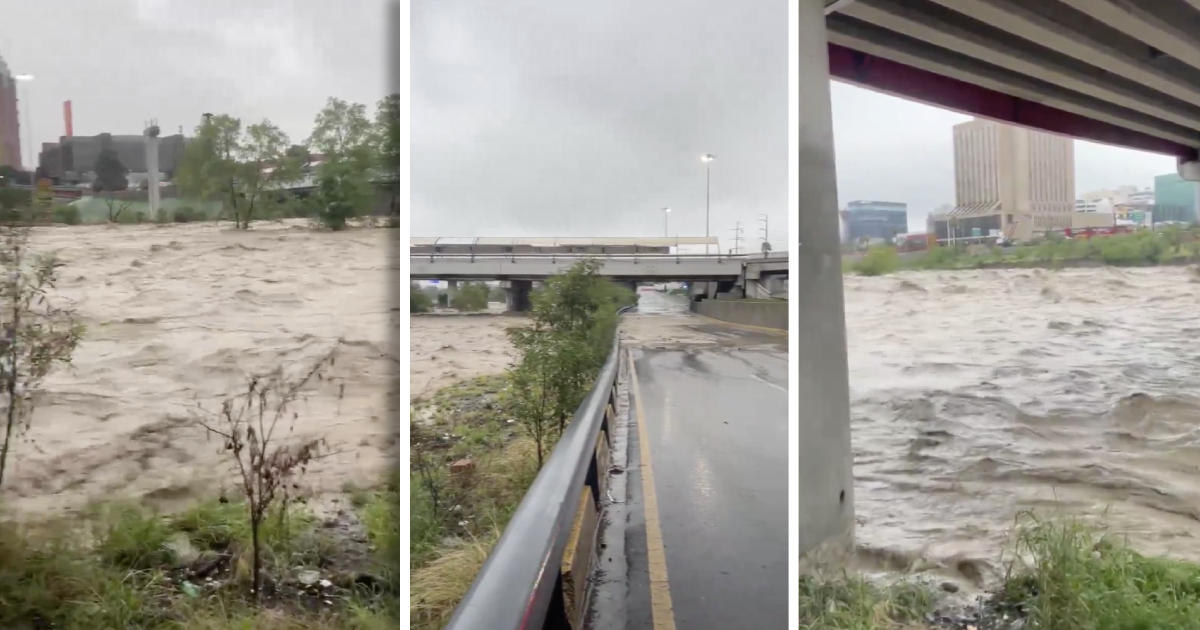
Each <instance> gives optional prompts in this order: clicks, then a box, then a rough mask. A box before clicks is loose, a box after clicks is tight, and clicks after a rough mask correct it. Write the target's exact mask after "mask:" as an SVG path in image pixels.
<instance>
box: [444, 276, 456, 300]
mask: <svg viewBox="0 0 1200 630" xmlns="http://www.w3.org/2000/svg"><path fill="white" fill-rule="evenodd" d="M456 295H458V280H447V281H446V306H453V305H454V296H456Z"/></svg>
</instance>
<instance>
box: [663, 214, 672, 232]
mask: <svg viewBox="0 0 1200 630" xmlns="http://www.w3.org/2000/svg"><path fill="white" fill-rule="evenodd" d="M670 218H671V209H670V208H663V238H667V237H668V236H669V234H667V219H670Z"/></svg>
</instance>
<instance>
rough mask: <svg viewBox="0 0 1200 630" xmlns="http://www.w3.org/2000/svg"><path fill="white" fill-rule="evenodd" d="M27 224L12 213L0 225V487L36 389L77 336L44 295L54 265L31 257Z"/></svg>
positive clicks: (67, 357) (65, 358)
mask: <svg viewBox="0 0 1200 630" xmlns="http://www.w3.org/2000/svg"><path fill="white" fill-rule="evenodd" d="M18 221H19V223H18ZM28 223H29V221H27V220H22V219H21V218H20V217H17V216H15V215H14V216H13V218H12V220H11V221H10V222H9V223H8V224H7V225H4V226H0V273H2V276H0V413H3V414H4V441H3V442H0V484H2V483H3V480H4V471H5V468H6V466H7V465H8V456H9V454H10V453H11V452H12V448H13V445H14V442H15V441H16V439H17V438H18V437H20V436H21V435H22V434H24V433H25V432H26V431H27V430H28V429H29V427H30V424H31V422H32V418H33V410H34V402H35V400H36V392H37V389H38V387H39V386H40V385H41V383H42V381H43V380H44V379H45V378H46V376H47V375H49V374H50V372H51V371H52V370H53V368H54V366H55V365H58V364H64V363H70V362H71V355H72V354H74V352H75V347H76V346H77V345H78V344H79V339H80V338H81V337H82V335H83V326H82V325H81V324H79V322H78V321H77V319H76V318H75V313H74V311H72V310H71V309H68V308H60V307H56V306H54V305H53V303H52V301H51V298H50V297H49V293H50V291H51V290H52V289H54V283H55V280H56V279H57V276H58V268H59V266H60V264H59V262H58V261H57V259H56V258H55V257H54V256H53V255H51V254H38V255H34V254H32V252H31V251H30V247H29V235H30V229H29V228H28V227H26V225H27V224H28Z"/></svg>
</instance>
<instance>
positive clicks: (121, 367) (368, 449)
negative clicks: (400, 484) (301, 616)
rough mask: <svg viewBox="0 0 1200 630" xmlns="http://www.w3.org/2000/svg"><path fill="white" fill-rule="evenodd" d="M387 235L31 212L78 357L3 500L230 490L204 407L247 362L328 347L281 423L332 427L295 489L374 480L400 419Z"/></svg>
mask: <svg viewBox="0 0 1200 630" xmlns="http://www.w3.org/2000/svg"><path fill="white" fill-rule="evenodd" d="M398 236H399V235H398V234H397V232H396V230H388V229H381V228H380V229H370V228H364V229H353V230H348V231H345V232H339V233H331V232H323V231H314V230H312V229H310V228H309V227H308V226H307V225H305V224H304V222H302V221H285V222H278V223H273V222H260V223H256V224H255V225H254V229H252V230H250V231H249V232H240V231H236V230H232V229H230V226H229V224H222V225H217V224H213V223H206V224H172V225H166V226H156V225H140V226H77V227H54V228H39V229H38V230H36V231H35V232H34V234H33V237H32V244H33V246H34V248H35V249H38V250H42V251H50V250H53V251H57V252H58V253H59V256H60V259H61V261H62V262H63V267H62V268H61V269H60V270H59V272H60V281H59V283H58V286H57V289H56V291H55V292H54V294H53V299H54V300H56V303H57V304H59V305H70V306H73V307H74V308H75V309H77V312H78V315H79V317H80V320H81V321H82V323H83V324H84V325H85V326H86V327H87V330H86V333H85V334H84V337H83V340H82V341H81V343H80V345H79V347H78V349H77V351H76V352H75V355H74V357H73V363H72V365H71V366H69V367H63V368H60V369H57V370H56V371H55V372H54V373H52V374H51V376H50V377H49V378H48V379H47V380H46V382H45V383H44V387H43V389H44V391H43V392H41V393H40V394H39V395H38V408H37V409H36V411H35V412H34V416H33V427H32V429H31V430H30V431H29V433H28V435H27V436H26V439H24V440H22V441H20V442H19V443H18V444H17V446H16V451H15V453H14V454H13V456H12V459H10V467H9V470H8V472H7V474H6V476H5V478H4V486H5V487H4V492H3V496H4V501H5V507H6V508H10V510H9V511H8V512H7V514H8V515H9V516H12V515H20V516H41V515H53V514H59V513H63V512H66V511H71V510H76V509H79V508H81V507H83V506H85V505H87V504H88V503H90V502H94V501H99V500H108V499H121V498H128V499H134V500H147V501H150V502H152V503H156V504H162V505H163V507H164V508H170V507H173V506H177V505H180V504H183V503H186V502H188V501H190V500H193V499H194V498H197V497H201V496H206V495H211V494H213V493H214V492H216V491H218V490H220V489H222V488H224V489H225V490H226V491H228V492H236V489H235V488H233V486H232V483H233V480H234V475H233V471H232V469H231V468H230V463H231V462H230V460H228V456H227V455H225V454H221V453H219V452H218V447H219V446H220V444H219V441H216V440H212V439H210V438H209V436H208V435H206V432H205V430H204V429H203V428H202V427H201V426H200V421H201V420H207V421H209V422H212V421H213V420H214V418H213V416H212V412H215V411H216V410H217V409H218V408H219V406H220V404H221V401H222V400H224V399H225V398H227V397H229V396H231V395H234V394H236V393H238V392H239V391H242V390H244V388H245V383H246V378H247V375H249V374H252V373H261V372H265V371H269V370H271V369H274V368H276V367H282V368H283V369H284V370H285V372H286V373H287V374H288V375H289V376H290V377H295V376H298V375H299V374H301V373H302V372H304V371H305V370H306V369H307V368H309V367H310V366H311V365H312V364H313V362H314V361H316V360H317V359H318V358H320V357H322V356H324V355H325V354H326V353H328V352H329V351H330V350H332V349H333V348H335V347H336V348H337V360H336V363H335V364H334V365H333V366H331V367H329V368H328V369H327V370H325V371H324V374H323V375H324V377H325V379H324V380H322V381H319V382H318V383H317V384H316V385H314V386H313V387H310V388H306V390H305V393H304V397H303V400H301V401H300V402H299V403H298V404H297V405H296V406H295V408H294V411H295V412H296V416H295V418H294V420H293V419H292V415H291V414H287V418H286V419H285V420H284V421H283V422H282V424H281V425H280V429H279V432H278V433H277V434H276V435H277V438H278V437H279V436H281V435H282V436H286V437H285V438H284V439H292V440H304V439H316V438H325V439H327V440H328V448H327V456H326V457H324V458H322V459H321V460H319V461H318V462H316V463H315V465H313V466H311V467H310V468H309V470H308V472H307V474H305V475H304V476H303V477H302V478H301V479H300V480H299V484H300V486H301V488H303V489H305V490H309V491H312V492H315V493H318V494H322V493H336V492H338V491H339V490H340V489H341V488H342V487H343V486H345V485H348V484H358V485H360V486H361V485H366V484H373V483H377V482H379V481H380V480H381V478H382V473H383V471H384V470H385V468H386V467H387V465H388V464H389V463H390V462H393V461H394V459H395V453H396V448H397V438H398V435H399V434H398V429H397V427H396V426H395V425H396V422H395V420H396V417H397V415H396V413H397V410H398V406H397V397H396V394H395V387H394V383H395V378H396V375H397V374H398V372H399V357H398V356H397V353H396V352H395V350H394V348H395V347H396V341H397V339H396V335H395V334H394V331H395V330H397V327H398V325H399V316H398V308H397V307H396V306H395V303H396V302H397V301H398V300H397V298H396V296H397V294H396V292H395V291H394V290H389V286H395V285H394V280H395V277H396V276H395V274H396V271H395V269H396V268H397V264H396V262H397V261H396V258H395V256H396V252H398V250H399V248H398V247H395V246H394V241H395V239H396V238H398ZM343 386H344V390H343V389H341V388H342V387H343ZM219 426H220V425H219V424H218V428H219Z"/></svg>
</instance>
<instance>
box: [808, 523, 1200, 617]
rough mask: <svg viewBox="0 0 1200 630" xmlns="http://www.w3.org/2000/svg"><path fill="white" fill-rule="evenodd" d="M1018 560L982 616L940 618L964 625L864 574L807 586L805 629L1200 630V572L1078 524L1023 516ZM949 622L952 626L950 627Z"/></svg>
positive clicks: (931, 596)
mask: <svg viewBox="0 0 1200 630" xmlns="http://www.w3.org/2000/svg"><path fill="white" fill-rule="evenodd" d="M1014 541H1015V542H1014V545H1013V548H1012V559H1011V560H1009V561H1008V563H1007V571H1006V574H1005V576H1004V578H1003V580H1002V582H1001V584H1000V585H999V587H998V588H997V589H996V590H995V591H994V592H993V594H992V595H991V596H990V598H988V599H986V600H985V601H984V603H983V605H982V607H981V609H980V610H978V611H974V614H971V615H969V616H968V615H966V614H963V613H965V612H967V611H958V612H954V611H948V610H944V609H942V610H939V614H938V615H937V617H942V618H943V619H950V620H954V619H955V618H957V619H958V620H959V621H962V622H964V624H965V625H963V624H959V625H938V623H937V622H936V621H931V619H930V613H932V612H934V611H935V609H939V605H938V604H939V603H938V599H939V598H938V596H937V595H936V594H935V593H934V591H933V590H932V589H930V588H929V587H927V586H923V585H919V584H914V583H911V582H897V583H893V584H889V585H881V584H876V583H872V582H870V581H868V580H866V579H864V578H861V577H856V576H843V577H841V578H839V579H833V580H821V579H816V578H805V579H804V580H802V581H801V584H800V618H801V627H804V628H810V629H813V630H834V629H837V630H900V629H905V630H913V629H917V628H941V627H967V626H974V627H979V628H984V627H987V628H998V629H1004V628H1024V629H1025V630H1107V629H1112V630H1122V629H1135V628H1136V629H1147V630H1148V629H1152V628H1162V629H1167V628H1171V629H1184V630H1186V629H1197V628H1200V566H1198V565H1195V564H1191V563H1186V562H1182V561H1178V560H1172V559H1169V558H1164V557H1147V556H1144V555H1141V554H1139V553H1137V552H1135V551H1133V550H1132V549H1131V548H1130V547H1129V546H1128V545H1127V544H1126V543H1125V541H1123V540H1122V539H1120V538H1119V537H1116V536H1112V535H1106V534H1104V533H1103V532H1101V531H1099V530H1098V529H1096V528H1095V527H1092V526H1089V525H1085V524H1083V523H1082V522H1080V521H1078V520H1074V519H1060V520H1043V519H1039V518H1036V517H1034V516H1032V515H1023V516H1022V521H1021V522H1020V523H1019V525H1018V528H1017V530H1016V533H1015V536H1014ZM943 623H944V622H943Z"/></svg>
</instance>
